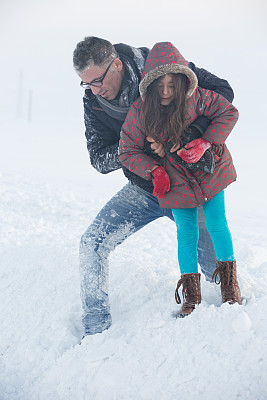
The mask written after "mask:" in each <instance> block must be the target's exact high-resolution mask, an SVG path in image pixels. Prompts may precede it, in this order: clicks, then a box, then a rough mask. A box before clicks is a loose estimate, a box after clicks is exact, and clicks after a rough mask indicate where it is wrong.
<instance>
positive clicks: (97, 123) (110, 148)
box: [83, 44, 234, 193]
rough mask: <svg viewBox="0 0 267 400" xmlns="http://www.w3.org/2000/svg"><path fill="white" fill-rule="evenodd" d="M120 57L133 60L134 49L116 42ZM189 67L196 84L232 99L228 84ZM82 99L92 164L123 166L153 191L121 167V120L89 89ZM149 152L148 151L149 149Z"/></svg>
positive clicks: (104, 168) (107, 168)
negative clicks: (107, 111)
mask: <svg viewBox="0 0 267 400" xmlns="http://www.w3.org/2000/svg"><path fill="white" fill-rule="evenodd" d="M114 47H115V48H116V50H117V52H118V54H119V56H123V55H124V56H125V54H127V57H131V54H132V60H133V59H134V54H133V51H134V50H133V48H132V47H130V46H127V45H125V44H117V45H115V46H114ZM141 52H142V54H143V57H144V59H145V58H146V56H147V54H148V52H149V49H147V48H143V47H142V48H141ZM189 67H190V68H191V69H192V70H193V71H194V72H195V74H196V75H197V78H198V85H199V86H200V87H202V88H204V89H208V90H213V91H215V92H217V93H219V94H221V95H222V96H224V97H225V98H226V99H227V100H228V101H230V102H232V101H233V98H234V93H233V90H232V88H231V87H230V85H229V83H228V82H227V81H226V80H224V79H220V78H218V77H217V76H215V75H213V74H211V73H210V72H208V71H206V70H205V69H203V68H197V67H196V66H195V64H193V63H192V62H189ZM136 71H137V72H136V73H137V74H138V75H139V76H138V80H139V82H140V80H141V74H140V73H139V72H138V69H136ZM83 102H84V122H85V127H86V132H85V136H86V140H87V149H88V152H89V157H90V161H91V164H92V166H93V167H94V168H95V169H96V170H97V171H99V172H101V173H102V174H107V173H109V172H112V171H115V170H117V169H119V168H123V172H124V175H125V176H126V177H127V178H128V179H129V180H130V181H131V182H132V183H133V184H136V185H138V186H140V187H141V188H142V189H144V190H146V191H148V192H150V193H152V192H153V184H152V181H147V180H145V179H143V178H141V177H139V176H138V175H136V174H133V173H132V172H130V171H129V170H128V169H126V168H125V167H122V165H121V163H120V160H119V157H118V147H119V139H120V132H121V127H122V124H123V122H124V121H122V120H119V119H115V118H114V117H111V116H110V115H108V114H107V113H106V112H105V111H104V109H103V108H102V107H101V105H100V104H99V102H98V100H97V98H96V96H95V95H93V93H92V91H91V90H86V91H85V95H84V98H83ZM209 123H210V120H209V119H208V118H206V117H198V118H197V119H196V120H195V121H194V124H197V125H198V127H199V128H200V129H201V131H202V132H203V133H204V132H205V130H206V129H207V127H208V125H209ZM148 151H149V150H148Z"/></svg>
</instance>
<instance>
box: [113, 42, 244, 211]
mask: <svg viewBox="0 0 267 400" xmlns="http://www.w3.org/2000/svg"><path fill="white" fill-rule="evenodd" d="M170 73H183V74H185V75H186V76H187V77H188V78H189V87H188V92H187V110H186V121H187V124H188V125H190V124H191V123H192V122H193V121H194V120H195V119H196V118H197V117H198V116H200V115H204V116H206V117H208V118H209V119H210V120H211V123H210V125H209V127H208V129H207V130H206V131H205V132H204V134H203V136H202V137H203V139H205V140H207V141H209V142H210V143H211V144H212V146H211V150H212V152H213V154H214V158H215V168H214V171H213V173H212V174H209V173H206V172H202V171H199V172H192V171H190V170H189V169H186V168H183V167H182V166H181V165H179V164H177V163H176V162H175V158H174V157H172V155H171V154H170V153H169V154H166V156H165V157H163V158H162V160H161V164H160V165H162V166H163V167H164V168H165V170H166V171H167V173H168V175H169V177H170V182H171V187H170V190H169V192H168V193H165V195H164V198H163V199H159V203H160V205H161V207H163V208H192V207H198V206H201V205H202V204H203V203H204V202H206V201H208V200H210V199H211V198H212V197H214V196H215V195H216V194H217V193H219V192H220V191H222V190H223V189H224V188H226V187H227V186H228V185H229V184H230V183H232V182H234V181H235V180H236V171H235V168H234V165H233V161H232V157H231V154H230V152H229V150H228V149H227V146H226V145H225V140H226V139H227V137H228V135H229V133H230V132H231V131H232V129H233V127H234V125H235V123H236V122H237V119H238V111H237V109H236V108H235V107H234V106H233V105H232V104H231V103H229V102H228V101H227V100H226V99H225V98H224V97H222V96H221V95H219V94H217V93H215V92H212V91H209V90H205V89H202V88H200V87H198V86H197V77H196V75H195V73H194V72H193V71H192V70H191V69H190V68H189V67H188V66H187V61H186V60H185V59H184V58H183V56H182V55H181V54H180V52H179V51H178V50H177V49H176V48H175V47H174V46H173V45H172V44H171V43H168V42H163V43H157V44H155V45H154V47H153V48H152V50H151V51H150V53H149V55H148V57H147V60H146V63H145V68H144V72H143V77H142V80H141V83H140V86H139V89H140V94H141V97H140V98H139V99H137V100H136V101H135V102H134V104H133V105H132V106H131V108H130V110H129V112H128V115H127V117H126V120H125V122H124V124H123V126H122V131H121V139H120V145H119V156H120V160H121V162H122V164H123V165H124V166H125V167H126V168H128V169H129V170H130V171H132V172H134V173H136V174H137V175H139V176H141V177H142V178H145V179H147V180H151V179H152V174H151V169H152V168H153V166H154V165H155V164H158V165H159V161H155V160H154V159H153V158H152V157H150V156H148V155H146V154H145V153H144V150H143V149H144V139H145V137H146V136H149V135H148V134H146V132H143V130H142V123H141V118H140V112H141V106H142V102H143V100H142V99H144V96H145V94H146V90H147V87H148V86H149V85H150V84H151V83H152V82H153V81H154V80H155V79H158V78H159V77H161V76H163V75H165V74H170ZM169 139H170V138H169V137H168V134H167V133H166V134H165V136H163V137H162V143H167V142H168V141H169Z"/></svg>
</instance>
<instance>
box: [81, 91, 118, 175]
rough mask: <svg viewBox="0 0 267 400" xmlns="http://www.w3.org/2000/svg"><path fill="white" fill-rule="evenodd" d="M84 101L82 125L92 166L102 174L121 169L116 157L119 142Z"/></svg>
mask: <svg viewBox="0 0 267 400" xmlns="http://www.w3.org/2000/svg"><path fill="white" fill-rule="evenodd" d="M83 101H84V123H85V128H86V131H85V137H86V141H87V150H88V153H89V158H90V162H91V164H92V166H93V167H94V168H95V169H96V170H97V171H98V172H101V173H102V174H107V173H109V172H112V171H115V170H117V169H119V168H121V166H122V165H121V162H120V160H119V157H118V147H119V141H118V138H117V135H114V134H113V133H112V132H111V131H110V132H109V131H108V128H107V127H106V126H105V125H104V124H103V123H102V122H101V121H100V120H99V119H97V117H96V116H95V115H94V114H93V113H92V111H91V108H90V106H89V105H88V101H87V100H86V97H84V99H83Z"/></svg>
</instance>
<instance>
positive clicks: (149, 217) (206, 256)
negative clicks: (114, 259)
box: [80, 183, 216, 335]
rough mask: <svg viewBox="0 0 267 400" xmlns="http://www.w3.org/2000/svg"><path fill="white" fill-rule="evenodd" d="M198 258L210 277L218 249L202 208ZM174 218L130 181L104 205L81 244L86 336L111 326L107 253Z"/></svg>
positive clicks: (155, 200) (148, 194)
mask: <svg viewBox="0 0 267 400" xmlns="http://www.w3.org/2000/svg"><path fill="white" fill-rule="evenodd" d="M198 214H199V242H198V261H199V264H200V267H201V270H202V272H203V273H204V274H205V276H206V278H207V280H211V277H212V274H213V271H214V270H215V268H216V261H215V252H214V248H213V245H212V242H211V238H210V236H209V234H208V231H207V228H206V226H205V219H204V213H203V209H202V208H201V209H200V210H199V213H198ZM164 216H166V217H168V218H170V219H171V220H172V221H173V220H174V219H173V215H172V211H171V209H164V208H161V207H160V206H159V203H158V200H157V198H156V197H155V196H153V195H152V194H150V193H148V192H146V191H145V190H143V189H141V188H139V187H138V186H136V185H132V184H131V183H128V184H127V185H126V186H124V187H123V188H122V190H120V191H119V192H118V193H117V194H116V195H115V196H114V197H113V198H112V199H111V200H109V202H108V203H107V204H106V205H105V206H104V207H103V208H102V210H101V211H100V213H99V214H98V215H97V217H96V218H95V220H94V221H93V223H92V224H91V225H90V226H89V228H88V229H87V231H86V232H85V233H84V234H83V236H82V238H81V244H80V273H81V300H82V307H83V325H84V330H85V335H92V334H95V333H98V332H102V331H103V330H105V329H108V328H109V327H110V325H111V315H110V305H109V300H108V281H109V278H108V275H109V265H108V256H109V253H110V251H111V250H114V249H115V247H116V246H117V245H118V244H121V243H122V242H123V241H124V240H125V239H126V238H128V237H129V236H130V235H132V234H133V233H134V232H137V231H138V230H139V229H141V228H143V227H144V226H146V225H147V224H149V223H150V222H151V221H154V220H155V219H157V218H159V217H164Z"/></svg>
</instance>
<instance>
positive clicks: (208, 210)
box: [172, 191, 234, 275]
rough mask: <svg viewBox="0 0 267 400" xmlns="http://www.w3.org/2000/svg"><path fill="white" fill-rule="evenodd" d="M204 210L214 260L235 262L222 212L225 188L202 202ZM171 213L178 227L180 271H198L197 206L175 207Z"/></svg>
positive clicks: (229, 235) (187, 272) (184, 272)
mask: <svg viewBox="0 0 267 400" xmlns="http://www.w3.org/2000/svg"><path fill="white" fill-rule="evenodd" d="M203 209H204V214H205V221H206V226H207V229H208V232H209V234H210V236H211V239H212V242H213V246H214V249H215V253H216V258H217V260H219V261H234V250H233V242H232V236H231V233H230V230H229V228H228V224H227V219H226V215H225V203H224V191H222V192H220V193H218V194H217V195H216V196H214V197H213V198H212V199H211V200H209V201H208V202H207V203H205V204H204V205H203ZM172 213H173V216H174V220H175V223H176V226H177V239H178V260H179V265H180V270H181V274H182V275H183V274H189V273H192V272H198V259H197V244H198V237H199V231H198V209H197V208H174V209H172Z"/></svg>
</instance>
